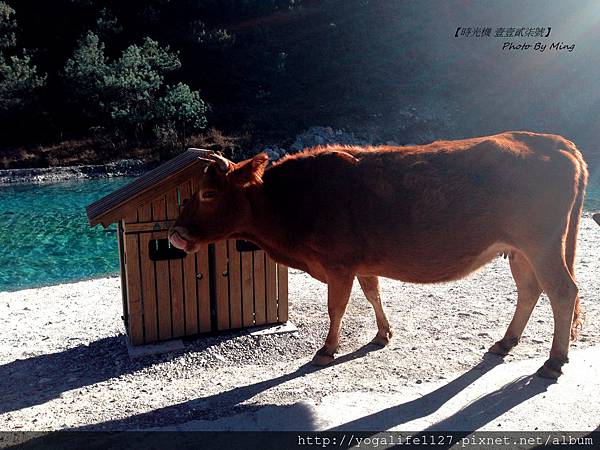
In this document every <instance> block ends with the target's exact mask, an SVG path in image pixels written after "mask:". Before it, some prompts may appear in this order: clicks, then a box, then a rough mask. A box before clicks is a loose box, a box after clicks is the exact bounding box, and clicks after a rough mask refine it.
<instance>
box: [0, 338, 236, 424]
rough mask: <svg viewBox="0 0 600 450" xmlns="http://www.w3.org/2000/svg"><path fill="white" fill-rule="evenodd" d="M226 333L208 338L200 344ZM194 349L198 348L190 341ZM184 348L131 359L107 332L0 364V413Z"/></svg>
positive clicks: (161, 359)
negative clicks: (85, 341) (58, 349)
mask: <svg viewBox="0 0 600 450" xmlns="http://www.w3.org/2000/svg"><path fill="white" fill-rule="evenodd" d="M222 339H227V337H222V338H216V339H211V340H210V341H209V342H208V343H207V344H206V345H204V348H207V347H210V346H211V345H214V344H215V343H217V342H218V341H219V340H222ZM193 345H194V349H195V350H202V347H201V344H199V343H197V342H194V344H193ZM184 351H185V350H182V351H179V352H171V353H165V354H163V355H153V356H146V357H143V358H139V359H135V360H131V359H130V358H129V355H128V353H127V345H126V337H125V336H124V335H122V334H120V335H117V336H110V337H106V338H103V339H99V340H97V341H94V342H91V343H90V344H88V345H79V346H77V347H72V348H69V349H67V350H64V351H61V352H56V353H50V354H43V355H38V356H32V357H30V358H26V359H17V360H15V361H12V362H9V363H7V364H3V365H1V366H0V399H1V400H0V414H2V413H5V412H10V411H18V410H19V409H23V408H27V407H30V406H35V405H40V404H42V403H46V402H47V401H50V400H52V399H55V398H58V397H59V396H60V395H61V394H62V393H63V392H67V391H70V390H72V389H77V388H82V387H85V386H90V385H93V384H95V383H99V382H102V381H106V380H109V379H111V378H115V377H118V376H120V375H124V374H128V373H133V372H137V371H139V370H142V369H143V368H145V367H149V366H152V365H154V364H158V363H161V362H165V361H168V360H170V359H173V358H176V357H178V356H180V355H181V354H182V353H183V352H184Z"/></svg>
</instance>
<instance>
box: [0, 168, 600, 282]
mask: <svg viewBox="0 0 600 450" xmlns="http://www.w3.org/2000/svg"><path fill="white" fill-rule="evenodd" d="M598 175H600V171H598V172H596V174H595V176H592V177H591V180H590V188H589V190H588V196H587V200H586V209H588V210H600V179H599V178H600V177H599V176H598ZM131 180H132V179H131V178H110V179H100V180H83V181H69V182H63V183H54V184H23V185H9V186H0V248H1V249H2V250H1V251H0V291H7V290H9V291H10V290H16V289H23V288H28V287H35V286H41V285H48V284H57V283H62V282H66V281H76V280H81V279H86V278H94V277H99V276H103V275H108V274H116V273H118V269H119V255H118V251H117V239H116V233H115V230H116V227H115V226H114V225H113V226H112V227H111V228H110V229H109V230H104V229H103V228H102V227H101V226H96V227H94V228H91V227H90V226H89V225H88V222H87V217H86V215H85V207H86V206H87V205H88V204H90V203H92V202H93V201H95V200H97V199H99V198H101V197H103V196H105V195H106V194H108V193H110V192H112V191H114V190H115V189H117V188H119V187H121V186H123V185H124V184H126V183H129V182H130V181H131Z"/></svg>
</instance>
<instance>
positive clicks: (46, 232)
mask: <svg viewBox="0 0 600 450" xmlns="http://www.w3.org/2000/svg"><path fill="white" fill-rule="evenodd" d="M129 181H131V179H130V178H111V179H101V180H85V181H69V182H63V183H52V184H23V185H10V186H0V248H1V249H2V250H1V251H0V291H6V290H15V289H22V288H25V287H33V286H40V285H46V284H56V283H60V282H64V281H74V280H80V279H85V278H92V277H98V276H101V275H106V274H114V273H117V271H118V268H119V255H118V251H117V240H116V234H115V226H114V225H113V226H112V229H109V230H104V229H103V228H102V227H101V226H97V227H94V228H91V227H90V226H89V225H88V222H87V217H86V215H85V207H86V206H87V205H88V204H90V203H92V202H93V201H95V200H97V199H99V198H101V197H103V196H105V195H106V194H108V193H110V192H112V191H114V190H115V189H117V188H119V187H121V186H123V185H124V184H126V183H128V182H129Z"/></svg>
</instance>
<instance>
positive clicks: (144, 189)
mask: <svg viewBox="0 0 600 450" xmlns="http://www.w3.org/2000/svg"><path fill="white" fill-rule="evenodd" d="M201 155H202V153H201V152H200V151H199V150H197V149H188V150H187V151H185V152H183V153H181V154H180V155H178V156H176V157H175V158H173V159H170V160H169V161H167V162H165V163H164V164H161V165H160V166H158V167H157V168H155V169H153V170H151V171H150V172H148V173H146V174H144V175H142V176H141V177H139V178H137V179H136V180H135V181H133V182H131V183H129V184H127V185H125V186H123V187H122V188H120V189H117V190H116V191H114V192H113V193H111V194H108V195H107V196H105V197H102V198H101V199H100V200H97V201H95V202H94V203H92V204H90V205H88V206H87V208H86V213H87V217H88V221H89V223H90V225H92V226H94V225H97V224H99V223H101V224H102V225H103V226H104V227H107V226H108V225H110V224H111V223H114V222H117V221H118V220H120V219H121V218H122V217H123V216H124V213H125V212H126V211H127V210H129V209H130V208H137V207H138V206H140V205H142V204H143V203H145V202H147V201H149V200H151V199H152V198H153V197H155V196H156V195H157V193H159V192H165V191H168V190H169V189H172V188H174V187H175V186H177V185H179V184H180V183H181V182H182V179H184V178H186V177H189V176H192V175H193V174H194V173H197V172H196V171H197V170H198V168H200V167H202V166H204V165H205V164H206V161H205V160H201V159H199V158H198V157H199V156H201Z"/></svg>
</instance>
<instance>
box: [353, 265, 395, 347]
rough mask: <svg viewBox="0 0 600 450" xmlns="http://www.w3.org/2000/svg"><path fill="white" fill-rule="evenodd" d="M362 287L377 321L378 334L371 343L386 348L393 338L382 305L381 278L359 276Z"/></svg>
mask: <svg viewBox="0 0 600 450" xmlns="http://www.w3.org/2000/svg"><path fill="white" fill-rule="evenodd" d="M357 278H358V282H359V283H360V287H361V288H362V290H363V292H364V293H365V297H367V300H368V301H369V303H370V304H371V305H373V309H374V310H375V319H376V320H377V334H376V335H375V337H374V338H373V340H372V341H371V342H372V343H373V344H376V345H381V346H382V347H383V346H386V345H387V344H388V343H389V342H390V339H391V337H392V330H391V328H390V323H389V322H388V319H387V316H386V315H385V311H384V310H383V305H382V304H381V288H380V287H379V278H378V277H373V276H358V277H357Z"/></svg>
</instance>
